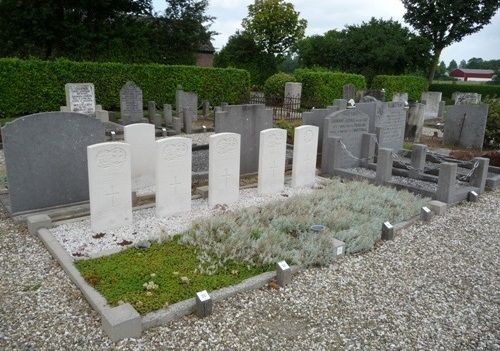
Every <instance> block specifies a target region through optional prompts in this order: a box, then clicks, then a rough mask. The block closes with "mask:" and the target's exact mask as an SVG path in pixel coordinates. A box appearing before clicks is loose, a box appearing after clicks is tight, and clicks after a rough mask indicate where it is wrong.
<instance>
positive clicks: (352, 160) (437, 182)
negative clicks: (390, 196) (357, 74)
mask: <svg viewBox="0 0 500 351" xmlns="http://www.w3.org/2000/svg"><path fill="white" fill-rule="evenodd" d="M325 121H326V122H325V131H324V137H323V155H322V164H321V171H322V173H323V174H325V175H339V176H342V177H346V178H350V179H353V178H364V179H367V180H369V181H370V182H374V183H376V184H380V185H387V186H392V187H395V188H397V189H407V190H409V191H411V192H413V193H416V194H420V195H423V196H426V197H430V198H432V199H436V200H439V201H442V202H445V203H456V202H459V201H461V200H465V199H468V197H469V193H470V192H475V193H477V194H481V193H482V192H483V191H484V187H485V184H486V177H487V173H488V172H487V171H488V164H489V159H483V158H478V159H475V160H474V162H472V163H471V164H470V169H469V171H468V172H467V173H466V174H462V173H463V172H461V173H459V174H458V175H459V177H458V178H457V168H458V167H457V164H456V163H452V162H442V163H441V164H440V165H439V167H438V170H437V171H436V172H435V173H432V174H429V173H428V172H425V168H424V165H423V163H425V157H426V156H425V154H426V152H425V149H424V150H420V149H418V151H415V153H414V157H413V158H412V159H411V160H410V161H408V160H405V159H404V158H402V157H401V156H400V155H399V153H398V152H396V151H394V150H393V149H390V148H383V147H381V145H380V144H379V143H378V140H377V137H376V136H375V135H374V134H370V133H368V125H369V121H368V115H366V114H365V113H363V112H361V111H356V110H344V111H338V112H334V113H332V114H331V115H330V116H328V117H327V118H326V120H325ZM400 128H401V133H402V132H404V125H403V124H401V125H400ZM384 133H385V131H384V129H383V128H381V127H379V128H378V133H377V134H378V135H384ZM390 134H391V135H397V136H398V145H399V142H400V140H399V135H400V133H399V132H398V131H396V132H395V131H394V130H391V132H390ZM424 148H425V146H424Z"/></svg>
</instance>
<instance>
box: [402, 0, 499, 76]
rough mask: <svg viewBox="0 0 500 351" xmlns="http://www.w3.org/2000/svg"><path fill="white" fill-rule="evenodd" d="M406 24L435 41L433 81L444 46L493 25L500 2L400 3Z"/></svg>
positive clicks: (423, 0)
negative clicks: (403, 8) (402, 6)
mask: <svg viewBox="0 0 500 351" xmlns="http://www.w3.org/2000/svg"><path fill="white" fill-rule="evenodd" d="M401 1H402V3H403V5H404V7H405V8H406V13H405V15H404V16H403V18H404V20H405V22H406V23H408V24H410V25H411V26H412V27H413V28H415V29H416V30H417V31H418V32H419V33H420V35H422V36H423V37H425V38H427V39H428V40H430V41H431V42H432V49H433V59H432V61H431V64H430V66H429V76H428V79H429V82H432V79H433V78H434V73H435V70H436V67H437V65H438V63H439V57H440V56H441V52H442V50H443V49H444V48H445V47H448V46H450V45H451V44H453V43H455V42H459V41H461V40H462V39H463V38H464V37H465V36H467V35H470V34H473V33H476V32H478V31H480V30H481V29H483V27H484V26H485V25H487V24H488V23H490V20H491V18H492V17H493V16H494V15H495V12H496V11H497V10H498V8H499V6H500V2H499V1H498V0H467V1H463V0H459V1H449V0H401Z"/></svg>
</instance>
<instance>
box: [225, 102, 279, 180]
mask: <svg viewBox="0 0 500 351" xmlns="http://www.w3.org/2000/svg"><path fill="white" fill-rule="evenodd" d="M272 126H273V111H272V110H271V109H266V106H265V105H226V106H224V107H222V111H221V112H216V114H215V133H236V134H240V135H241V163H240V173H241V174H246V173H254V172H257V170H258V167H259V138H260V132H261V131H263V130H265V129H269V128H272Z"/></svg>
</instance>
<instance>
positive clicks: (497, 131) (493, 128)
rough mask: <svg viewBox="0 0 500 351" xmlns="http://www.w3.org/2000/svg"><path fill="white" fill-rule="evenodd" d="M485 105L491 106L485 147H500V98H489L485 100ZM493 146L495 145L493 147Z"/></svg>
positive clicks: (485, 135)
mask: <svg viewBox="0 0 500 351" xmlns="http://www.w3.org/2000/svg"><path fill="white" fill-rule="evenodd" d="M483 102H484V103H485V104H489V105H490V106H489V109H488V119H487V121H486V131H485V133H484V146H485V147H491V146H494V147H499V146H500V98H498V99H495V98H490V97H487V98H486V99H483ZM492 144H493V145H492Z"/></svg>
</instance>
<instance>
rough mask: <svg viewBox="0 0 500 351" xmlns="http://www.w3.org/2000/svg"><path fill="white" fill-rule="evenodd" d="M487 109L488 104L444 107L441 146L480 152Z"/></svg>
mask: <svg viewBox="0 0 500 351" xmlns="http://www.w3.org/2000/svg"><path fill="white" fill-rule="evenodd" d="M488 108H489V105H488V104H482V105H453V106H446V108H445V113H446V121H445V123H444V131H443V144H444V145H460V146H462V147H465V148H474V149H479V150H481V149H482V148H483V142H484V132H485V130H486V120H487V119H488Z"/></svg>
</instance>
